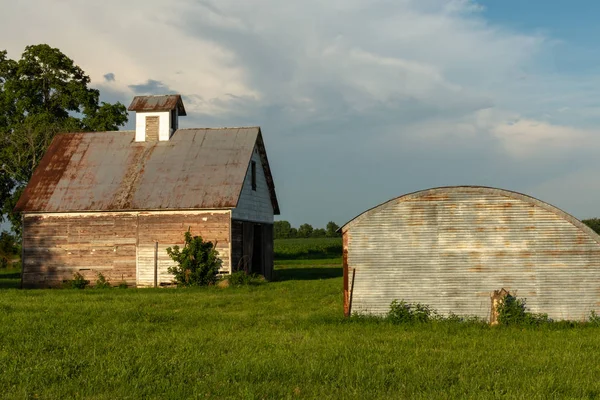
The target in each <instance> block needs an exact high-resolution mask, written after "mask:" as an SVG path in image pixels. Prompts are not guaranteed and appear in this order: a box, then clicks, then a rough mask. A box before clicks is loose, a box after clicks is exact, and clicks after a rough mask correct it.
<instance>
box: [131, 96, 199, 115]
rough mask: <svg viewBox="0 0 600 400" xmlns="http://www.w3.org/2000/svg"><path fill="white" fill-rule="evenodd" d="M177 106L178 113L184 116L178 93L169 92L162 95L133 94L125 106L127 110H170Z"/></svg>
mask: <svg viewBox="0 0 600 400" xmlns="http://www.w3.org/2000/svg"><path fill="white" fill-rule="evenodd" d="M175 108H177V111H178V113H179V115H181V116H185V115H187V114H186V113H185V108H184V107H183V101H182V100H181V96H180V95H178V94H169V95H163V96H135V97H134V98H133V101H132V102H131V104H130V105H129V107H128V108H127V109H128V110H129V111H136V112H139V111H143V112H152V111H171V110H174V109H175Z"/></svg>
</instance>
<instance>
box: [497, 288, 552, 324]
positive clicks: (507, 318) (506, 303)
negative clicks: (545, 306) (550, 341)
mask: <svg viewBox="0 0 600 400" xmlns="http://www.w3.org/2000/svg"><path fill="white" fill-rule="evenodd" d="M496 309H497V311H498V323H499V324H500V325H539V324H542V323H547V322H552V320H551V319H550V318H548V314H535V313H530V312H527V309H526V300H525V299H518V298H517V297H516V296H513V295H511V294H507V295H506V297H505V298H504V300H503V301H502V302H500V303H499V304H498V306H497V308H496Z"/></svg>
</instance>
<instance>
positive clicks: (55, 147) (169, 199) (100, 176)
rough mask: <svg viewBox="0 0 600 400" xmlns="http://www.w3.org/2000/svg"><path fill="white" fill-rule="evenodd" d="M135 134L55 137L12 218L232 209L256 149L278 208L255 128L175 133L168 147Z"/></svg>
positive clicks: (168, 142) (180, 131)
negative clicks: (22, 214)
mask: <svg viewBox="0 0 600 400" xmlns="http://www.w3.org/2000/svg"><path fill="white" fill-rule="evenodd" d="M134 138H135V132H133V131H115V132H93V133H66V134H59V135H57V136H56V137H55V138H54V140H53V141H52V143H51V144H50V147H49V148H48V150H47V152H46V154H45V155H44V157H43V158H42V160H41V162H40V164H39V166H38V167H37V169H36V170H35V172H34V174H33V176H32V178H31V180H30V182H29V184H28V185H27V188H26V189H25V191H24V192H23V195H22V196H21V198H20V199H19V202H18V203H17V206H16V207H15V210H16V211H21V212H69V211H122V210H160V209H169V210H177V209H213V208H233V207H236V205H237V202H238V199H239V196H240V193H241V189H242V185H243V182H244V178H245V176H246V171H247V169H248V166H249V163H250V158H251V156H252V151H253V150H254V147H255V146H256V147H257V149H258V151H259V153H260V154H261V158H262V164H263V168H264V171H265V176H266V177H267V184H268V186H269V191H270V193H271V201H272V204H273V210H274V212H275V214H279V206H278V203H277V197H276V195H275V187H274V184H273V178H272V176H271V171H270V168H269V163H268V160H267V157H266V151H265V148H264V143H263V140H262V135H261V131H260V128H259V127H250V128H222V129H179V130H177V131H176V132H175V133H174V134H173V136H172V137H171V139H170V140H169V141H163V142H135V141H134Z"/></svg>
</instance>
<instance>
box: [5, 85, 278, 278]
mask: <svg viewBox="0 0 600 400" xmlns="http://www.w3.org/2000/svg"><path fill="white" fill-rule="evenodd" d="M129 110H130V111H135V113H136V124H135V128H136V129H135V131H115V132H93V133H68V134H59V135H57V136H56V137H55V138H54V140H53V141H52V143H51V145H50V147H49V148H48V150H47V152H46V154H45V155H44V157H43V159H42V160H41V161H40V164H39V166H38V167H37V169H36V170H35V172H34V174H33V177H32V179H31V181H30V182H29V184H28V185H27V188H26V189H25V191H24V193H23V195H22V196H21V198H20V199H19V202H18V204H17V206H16V208H15V210H17V211H20V212H22V215H23V273H22V283H23V286H24V287H48V286H57V285H59V284H61V282H62V281H63V280H67V279H72V277H73V274H74V273H76V272H79V273H81V274H82V275H83V276H84V277H86V279H91V280H92V281H93V280H95V279H96V277H97V274H98V273H102V274H103V275H104V276H105V277H107V278H108V279H109V280H110V281H112V282H113V283H119V282H122V281H125V282H127V283H128V284H130V285H137V286H154V285H155V284H156V285H161V284H167V283H170V282H171V280H172V277H171V276H170V275H169V274H168V272H167V268H168V267H169V266H171V265H173V262H172V260H171V259H170V258H169V256H168V255H167V253H166V251H165V249H166V248H167V247H169V246H174V245H182V244H183V237H184V233H185V232H186V231H187V230H188V229H190V231H191V233H192V234H193V235H200V236H202V238H203V239H205V240H210V241H212V242H214V243H216V248H217V250H218V251H219V254H220V257H221V259H222V261H223V266H222V270H221V271H220V272H221V273H222V274H228V273H230V272H232V271H234V270H237V269H241V268H246V269H247V270H249V271H251V272H256V273H260V274H262V275H264V276H265V277H266V278H267V279H269V278H270V277H271V274H272V271H273V215H277V214H279V206H278V203H277V197H276V195H275V187H274V184H273V178H272V175H271V170H270V168H269V162H268V159H267V153H266V150H265V145H264V142H263V138H262V134H261V130H260V128H258V127H250V128H219V129H205V128H201V129H178V118H179V117H180V116H184V115H186V112H185V108H184V106H183V102H182V100H181V97H180V96H179V95H168V96H138V97H136V98H134V100H133V102H132V103H131V105H130V106H129Z"/></svg>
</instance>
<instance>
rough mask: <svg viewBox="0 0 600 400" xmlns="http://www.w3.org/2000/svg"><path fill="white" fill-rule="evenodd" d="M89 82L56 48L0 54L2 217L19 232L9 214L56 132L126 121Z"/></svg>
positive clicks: (104, 127)
mask: <svg viewBox="0 0 600 400" xmlns="http://www.w3.org/2000/svg"><path fill="white" fill-rule="evenodd" d="M89 83H90V78H89V76H87V75H86V74H85V73H84V71H83V70H82V69H81V68H80V67H78V66H77V65H75V64H74V62H73V60H71V59H70V58H69V57H67V56H66V55H64V54H63V53H62V52H61V51H60V50H59V49H56V48H52V47H50V46H48V45H47V44H39V45H34V46H27V47H26V48H25V51H24V52H23V54H22V56H21V59H20V60H18V61H15V60H11V59H9V58H8V57H7V53H6V51H0V176H1V177H2V178H0V206H1V207H2V213H1V217H0V218H2V219H4V218H5V216H7V217H8V219H9V220H10V221H11V223H12V225H13V229H14V230H15V232H17V233H19V232H20V217H19V216H18V215H15V214H13V212H12V208H13V207H14V205H15V204H16V202H17V200H18V198H19V196H20V194H21V193H22V190H23V188H24V187H25V185H26V184H27V182H28V181H29V179H30V178H31V175H32V173H33V170H34V169H35V167H36V166H37V165H38V163H39V161H40V159H41V158H42V156H43V155H44V153H45V151H46V149H47V148H48V145H49V144H50V142H51V141H52V139H53V138H54V136H55V135H56V134H57V133H59V132H81V131H106V130H117V129H118V127H119V126H122V125H124V124H125V123H126V122H127V110H126V108H125V106H124V105H123V104H121V103H119V102H117V103H115V104H109V103H105V102H102V103H100V102H99V98H100V93H99V91H98V90H96V89H92V88H89V87H88V85H89Z"/></svg>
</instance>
